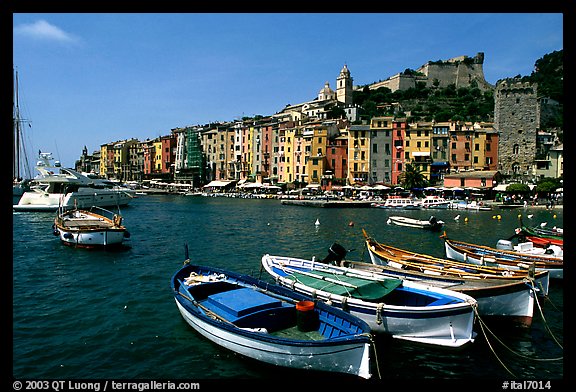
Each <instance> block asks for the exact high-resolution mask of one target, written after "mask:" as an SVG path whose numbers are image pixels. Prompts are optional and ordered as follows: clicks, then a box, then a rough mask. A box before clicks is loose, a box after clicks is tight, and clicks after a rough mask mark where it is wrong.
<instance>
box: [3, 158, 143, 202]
mask: <svg viewBox="0 0 576 392" xmlns="http://www.w3.org/2000/svg"><path fill="white" fill-rule="evenodd" d="M36 170H38V172H39V173H40V174H39V175H38V176H36V177H35V178H34V179H33V180H32V181H31V182H30V190H28V191H26V192H24V193H23V194H22V196H21V198H20V200H19V201H18V204H14V205H13V206H12V208H13V210H14V211H52V212H53V211H56V210H58V209H59V208H64V209H73V208H90V207H94V206H96V207H118V206H125V205H127V204H128V203H129V202H130V201H131V200H132V199H133V198H134V191H133V190H131V189H129V188H126V187H121V186H117V185H115V184H113V183H110V182H108V181H106V180H102V179H95V178H89V177H87V176H85V175H82V174H80V173H79V172H77V171H75V170H72V169H67V168H63V167H61V165H60V163H59V162H58V161H55V160H54V158H53V157H52V154H51V153H46V152H44V153H43V152H40V154H39V160H38V163H37V164H36Z"/></svg>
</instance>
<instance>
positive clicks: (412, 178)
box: [400, 162, 428, 189]
mask: <svg viewBox="0 0 576 392" xmlns="http://www.w3.org/2000/svg"><path fill="white" fill-rule="evenodd" d="M400 184H401V185H402V187H403V188H404V189H413V188H425V187H427V186H428V180H427V179H426V177H424V174H422V171H421V170H419V169H418V168H417V167H416V165H414V162H412V163H407V164H406V168H405V170H404V171H403V172H402V173H401V174H400Z"/></svg>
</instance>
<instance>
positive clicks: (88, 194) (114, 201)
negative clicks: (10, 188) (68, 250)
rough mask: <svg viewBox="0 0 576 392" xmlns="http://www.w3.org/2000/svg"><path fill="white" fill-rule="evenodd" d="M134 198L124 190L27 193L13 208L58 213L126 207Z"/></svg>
mask: <svg viewBox="0 0 576 392" xmlns="http://www.w3.org/2000/svg"><path fill="white" fill-rule="evenodd" d="M133 198H134V196H133V195H132V194H131V193H130V192H128V191H124V190H108V189H88V188H86V189H80V190H78V191H77V192H71V193H67V194H61V193H47V192H42V191H29V192H25V193H24V194H23V195H22V197H21V198H20V200H19V201H18V204H15V205H13V206H12V208H13V210H14V211H38V212H42V211H56V210H58V208H59V207H62V208H64V209H71V208H90V207H117V206H125V205H127V204H128V203H130V201H131V200H132V199H133Z"/></svg>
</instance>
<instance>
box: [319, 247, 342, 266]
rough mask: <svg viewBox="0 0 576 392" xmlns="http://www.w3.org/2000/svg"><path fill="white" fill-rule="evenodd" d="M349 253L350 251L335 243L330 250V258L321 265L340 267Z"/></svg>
mask: <svg viewBox="0 0 576 392" xmlns="http://www.w3.org/2000/svg"><path fill="white" fill-rule="evenodd" d="M347 253H348V251H347V250H346V249H345V248H344V247H343V246H342V245H340V244H338V243H337V242H335V243H333V244H332V245H331V246H330V248H328V256H326V257H325V258H324V260H322V261H321V263H325V264H333V265H340V262H341V261H342V260H343V259H344V257H346V254H347Z"/></svg>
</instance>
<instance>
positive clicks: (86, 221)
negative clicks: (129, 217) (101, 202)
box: [52, 207, 130, 248]
mask: <svg viewBox="0 0 576 392" xmlns="http://www.w3.org/2000/svg"><path fill="white" fill-rule="evenodd" d="M96 210H98V212H95V211H96ZM52 228H53V229H54V232H53V233H54V235H55V236H58V237H60V240H61V242H62V243H63V244H64V245H68V246H72V247H77V248H110V247H115V246H120V245H122V242H123V241H124V239H125V238H129V237H130V233H129V232H128V231H127V229H126V227H125V226H123V225H122V217H121V216H120V215H117V214H114V213H113V212H112V211H109V210H106V209H104V208H101V207H92V208H91V209H89V210H83V209H72V210H67V211H66V210H63V209H60V208H59V209H58V213H57V215H56V218H55V219H54V224H53V225H52Z"/></svg>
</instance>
